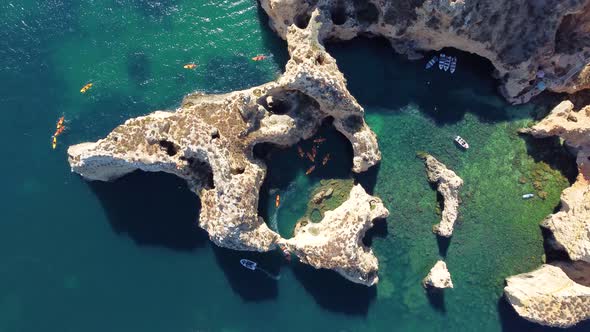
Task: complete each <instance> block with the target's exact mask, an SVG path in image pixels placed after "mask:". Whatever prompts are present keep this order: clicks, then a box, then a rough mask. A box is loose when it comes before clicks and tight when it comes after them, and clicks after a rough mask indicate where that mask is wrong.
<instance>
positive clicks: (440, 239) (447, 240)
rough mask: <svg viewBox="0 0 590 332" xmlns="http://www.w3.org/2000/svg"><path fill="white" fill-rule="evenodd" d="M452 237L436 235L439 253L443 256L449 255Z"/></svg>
mask: <svg viewBox="0 0 590 332" xmlns="http://www.w3.org/2000/svg"><path fill="white" fill-rule="evenodd" d="M451 239H452V238H451V237H444V236H439V235H436V243H437V244H438V254H439V255H441V256H442V257H443V258H446V257H447V252H448V251H449V246H450V245H451Z"/></svg>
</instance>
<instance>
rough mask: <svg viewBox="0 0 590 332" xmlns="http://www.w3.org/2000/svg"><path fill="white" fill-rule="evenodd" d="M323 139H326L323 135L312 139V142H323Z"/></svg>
mask: <svg viewBox="0 0 590 332" xmlns="http://www.w3.org/2000/svg"><path fill="white" fill-rule="evenodd" d="M325 141H326V139H325V138H323V137H320V138H316V139H314V140H313V142H314V143H323V142H325Z"/></svg>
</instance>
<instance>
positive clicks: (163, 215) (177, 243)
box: [87, 171, 208, 251]
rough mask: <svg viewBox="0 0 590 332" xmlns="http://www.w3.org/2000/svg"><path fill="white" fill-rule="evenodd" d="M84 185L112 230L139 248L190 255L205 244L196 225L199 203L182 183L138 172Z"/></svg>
mask: <svg viewBox="0 0 590 332" xmlns="http://www.w3.org/2000/svg"><path fill="white" fill-rule="evenodd" d="M87 183H88V185H89V186H90V188H92V190H93V191H94V193H95V194H96V196H97V197H98V198H99V200H100V202H101V204H102V206H103V209H104V210H105V213H106V215H107V218H108V220H109V223H110V224H111V227H112V228H113V230H115V232H117V233H119V234H125V235H126V236H129V237H130V238H131V239H133V241H135V243H137V244H138V245H147V246H158V247H165V248H169V249H173V250H181V251H190V250H194V249H196V248H199V247H203V246H205V245H206V244H207V241H208V238H207V234H206V233H205V231H203V230H202V229H201V228H199V227H198V226H197V223H196V222H197V220H198V218H199V210H200V201H199V199H198V197H197V196H196V195H195V194H193V193H192V192H190V191H189V190H188V189H187V187H186V184H185V182H184V181H183V180H181V179H179V178H177V177H175V176H173V175H170V174H164V173H144V172H139V171H138V172H134V173H132V174H129V175H127V176H124V177H122V178H120V179H118V180H116V181H114V182H100V181H92V182H87Z"/></svg>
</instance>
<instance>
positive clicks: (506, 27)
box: [260, 0, 590, 103]
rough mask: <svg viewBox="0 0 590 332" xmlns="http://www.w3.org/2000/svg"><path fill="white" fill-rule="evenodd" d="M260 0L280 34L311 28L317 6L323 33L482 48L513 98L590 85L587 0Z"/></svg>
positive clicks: (397, 44) (404, 48)
mask: <svg viewBox="0 0 590 332" xmlns="http://www.w3.org/2000/svg"><path fill="white" fill-rule="evenodd" d="M260 2H261V4H262V7H263V8H264V9H265V11H266V12H267V13H268V15H269V16H270V24H271V26H272V27H273V28H274V29H275V30H276V31H277V32H278V34H279V35H281V36H282V37H283V38H286V36H287V31H288V29H289V26H290V25H292V24H295V25H297V26H300V27H304V26H306V25H307V22H308V21H309V17H310V14H311V13H312V12H313V10H314V9H316V8H320V9H321V10H322V12H321V20H322V23H323V24H322V29H321V31H320V36H321V38H322V39H335V40H348V39H352V38H354V37H356V36H359V35H374V36H383V37H385V38H387V39H388V40H389V41H390V43H391V44H392V46H393V47H394V48H395V49H396V51H398V52H400V53H405V54H408V56H410V57H413V58H416V57H421V55H420V54H419V53H421V52H424V51H429V50H440V49H441V48H443V47H454V48H457V49H460V50H463V51H466V52H470V53H475V54H478V55H480V56H482V57H485V58H487V59H488V60H490V61H491V62H492V64H493V65H494V67H495V69H496V73H495V75H496V76H497V77H498V78H499V79H501V81H502V86H501V91H502V93H503V94H504V95H505V96H506V97H507V98H508V99H509V100H510V101H512V102H514V103H522V102H526V101H528V100H529V99H530V98H531V97H533V96H534V95H536V94H537V93H538V92H540V90H538V89H536V85H537V84H538V83H539V82H541V81H543V82H544V83H545V85H546V87H547V89H548V90H552V91H558V92H570V93H571V92H574V91H578V90H580V89H586V88H589V87H590V66H588V63H589V62H590V33H589V32H590V15H588V13H589V12H590V0H571V1H563V0H546V1H523V0H518V1H515V0H498V1H484V0H470V1H465V0H442V1H441V0H410V1H393V0H307V1H294V0H261V1H260ZM460 61H461V60H460V59H459V62H460ZM459 66H460V64H459ZM539 69H542V73H543V74H544V76H543V75H538V74H540V73H539V72H538V70H539ZM538 76H543V77H538Z"/></svg>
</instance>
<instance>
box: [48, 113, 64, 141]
mask: <svg viewBox="0 0 590 332" xmlns="http://www.w3.org/2000/svg"><path fill="white" fill-rule="evenodd" d="M64 130H66V126H65V118H64V117H63V116H62V117H61V118H59V119H58V120H57V125H56V129H55V133H54V134H53V136H51V147H52V148H53V149H55V147H56V146H57V136H59V135H61V134H62V133H63V132H64Z"/></svg>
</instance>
